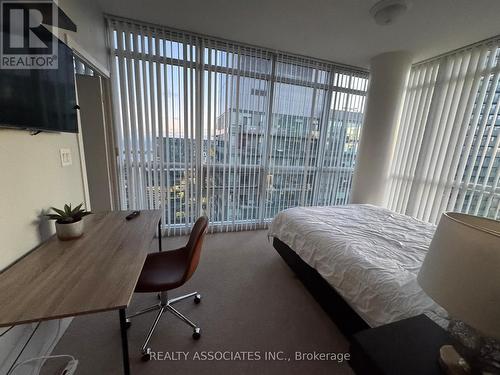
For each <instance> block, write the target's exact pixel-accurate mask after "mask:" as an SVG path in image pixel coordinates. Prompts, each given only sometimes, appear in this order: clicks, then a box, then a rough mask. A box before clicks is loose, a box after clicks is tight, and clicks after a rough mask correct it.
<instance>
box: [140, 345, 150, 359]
mask: <svg viewBox="0 0 500 375" xmlns="http://www.w3.org/2000/svg"><path fill="white" fill-rule="evenodd" d="M150 360H151V348H146V349H145V350H143V351H142V356H141V361H143V362H147V361H150Z"/></svg>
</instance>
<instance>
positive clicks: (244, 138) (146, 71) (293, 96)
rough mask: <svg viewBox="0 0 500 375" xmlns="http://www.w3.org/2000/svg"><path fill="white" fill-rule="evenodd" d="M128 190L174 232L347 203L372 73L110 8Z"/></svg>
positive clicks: (253, 222) (252, 223) (125, 194)
mask: <svg viewBox="0 0 500 375" xmlns="http://www.w3.org/2000/svg"><path fill="white" fill-rule="evenodd" d="M108 29H109V34H110V46H111V61H112V64H111V69H112V70H111V75H112V81H113V102H114V111H115V126H116V138H117V143H118V156H117V160H118V167H119V175H120V176H119V177H120V201H121V205H122V208H123V209H146V208H148V209H153V208H160V209H162V210H163V212H164V217H163V223H164V225H165V228H166V230H167V232H168V234H178V233H184V232H185V231H186V230H187V229H189V228H190V226H191V225H192V223H193V222H194V221H195V220H196V217H197V216H198V215H200V214H201V213H204V214H206V215H207V216H208V217H209V219H210V223H211V230H222V231H227V230H240V229H254V228H257V227H263V226H265V225H266V224H267V223H268V222H269V221H270V220H271V219H272V217H274V215H275V214H276V213H277V212H279V211H281V210H283V209H286V208H289V207H295V206H306V205H334V204H343V203H347V202H348V199H349V192H350V187H351V181H352V174H353V168H354V163H355V156H356V151H357V147H358V141H359V132H360V128H361V124H362V120H363V109H364V102H365V96H366V90H367V84H368V74H367V73H366V72H364V71H361V70H356V69H351V68H347V67H343V66H337V65H335V64H332V63H328V62H323V61H317V60H314V59H310V58H305V57H297V56H291V55H288V54H284V53H279V52H273V51H269V50H266V49H263V48H257V47H251V46H246V45H242V44H238V43H234V42H228V41H223V40H219V39H215V38H211V37H206V36H202V35H197V34H193V33H188V32H182V31H177V30H172V29H168V28H165V27H160V26H155V25H149V24H143V23H139V22H135V21H131V20H125V19H121V18H115V17H111V16H110V17H108Z"/></svg>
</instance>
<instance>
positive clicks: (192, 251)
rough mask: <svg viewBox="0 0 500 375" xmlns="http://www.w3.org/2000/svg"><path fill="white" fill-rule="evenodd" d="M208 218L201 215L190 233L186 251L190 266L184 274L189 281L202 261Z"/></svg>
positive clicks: (185, 279)
mask: <svg viewBox="0 0 500 375" xmlns="http://www.w3.org/2000/svg"><path fill="white" fill-rule="evenodd" d="M207 227H208V218H207V217H206V216H201V217H199V218H198V220H196V223H194V226H193V229H192V230H191V234H190V235H189V241H188V243H187V245H186V251H187V254H188V267H187V269H186V273H185V274H184V281H187V280H189V279H190V278H191V276H193V273H194V271H195V270H196V267H198V263H199V262H200V256H201V248H202V246H203V240H204V239H205V233H206V232H207Z"/></svg>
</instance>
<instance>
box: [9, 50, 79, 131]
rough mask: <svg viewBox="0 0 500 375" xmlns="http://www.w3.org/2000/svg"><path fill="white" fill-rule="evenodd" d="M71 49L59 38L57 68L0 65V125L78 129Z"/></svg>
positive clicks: (51, 129) (56, 129) (48, 129)
mask: <svg viewBox="0 0 500 375" xmlns="http://www.w3.org/2000/svg"><path fill="white" fill-rule="evenodd" d="M75 106H76V96H75V81H74V66H73V52H72V51H71V49H70V48H69V47H68V46H66V45H65V44H64V43H62V42H61V41H58V69H40V70H36V69H12V70H10V69H0V126H1V127H9V128H21V129H33V130H41V131H55V132H70V133H76V132H78V125H77V117H76V108H75Z"/></svg>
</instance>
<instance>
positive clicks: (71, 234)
mask: <svg viewBox="0 0 500 375" xmlns="http://www.w3.org/2000/svg"><path fill="white" fill-rule="evenodd" d="M56 234H57V237H58V238H59V239H60V240H62V241H67V240H73V239H75V238H78V237H81V236H82V234H83V219H81V220H79V221H77V222H74V223H68V224H61V223H58V222H56Z"/></svg>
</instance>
